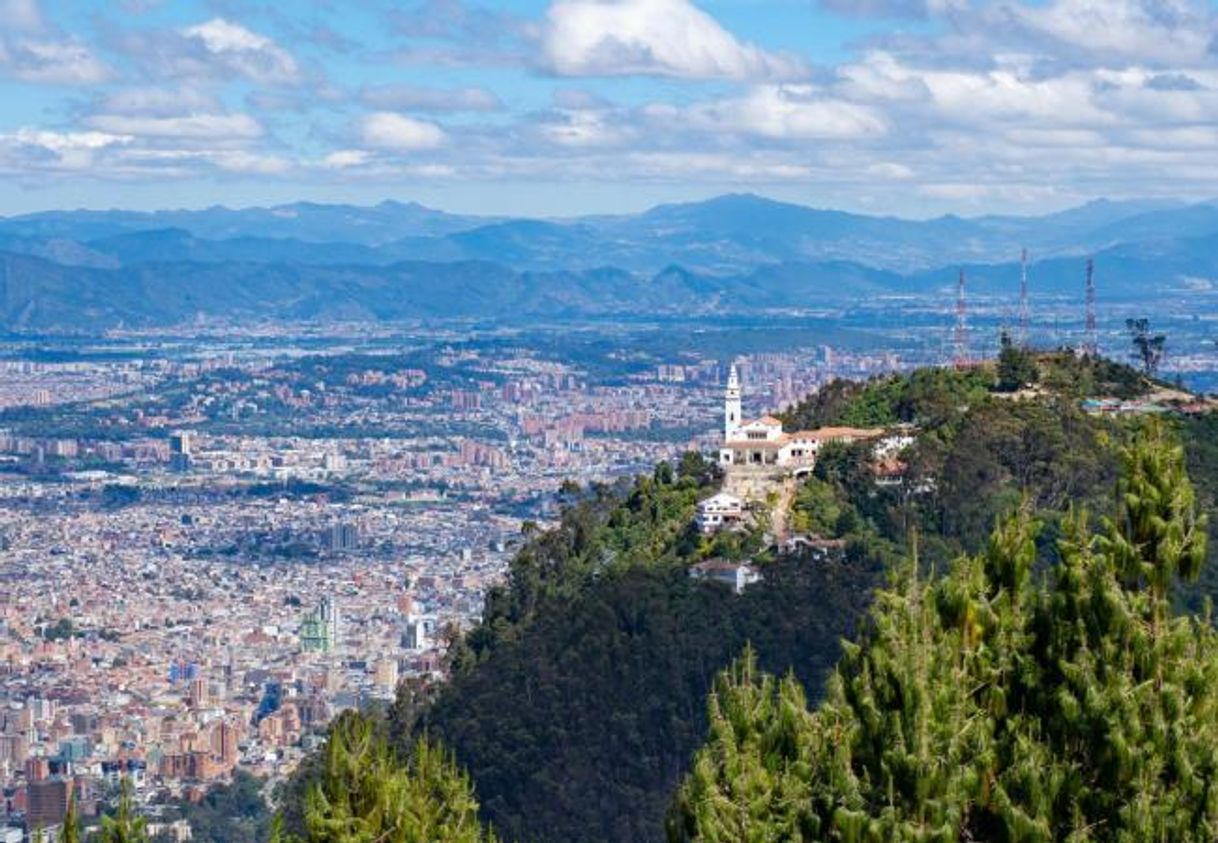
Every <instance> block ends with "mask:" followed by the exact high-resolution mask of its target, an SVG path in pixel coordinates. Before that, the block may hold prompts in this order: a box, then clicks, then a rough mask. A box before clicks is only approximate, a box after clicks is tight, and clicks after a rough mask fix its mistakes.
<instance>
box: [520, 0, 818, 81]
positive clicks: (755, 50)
mask: <svg viewBox="0 0 1218 843" xmlns="http://www.w3.org/2000/svg"><path fill="white" fill-rule="evenodd" d="M542 46H543V51H544V54H545V59H546V62H547V63H548V65H549V68H550V70H552V71H553V72H554V73H556V74H558V75H561V76H670V77H678V78H687V79H738V80H741V79H744V80H747V79H772V78H793V77H798V76H802V75H804V74H805V73H806V68H805V66H804V65H803V63H802V62H800V61H798V60H796V59H794V58H791V57H787V56H781V55H776V54H774V53H771V52H768V51H766V50H763V49H761V48H760V47H757V46H755V45H753V44H747V43H743V42H741V41H739V40H738V39H737V38H736V37H735V36H733V35H732V34H731V33H730V32H728V31H727V30H726V29H724V28H723V27H722V26H720V25H719V23H718V22H717V21H716V20H715V19H714V18H712V17H711V16H710V15H708V14H706V13H705V12H703V11H702V10H701V9H699V8H698V7H697V6H695V5H694V4H693V3H691V2H689V0H557V2H555V3H554V4H553V5H551V6H550V9H549V12H548V13H547V16H546V25H545V29H544V33H543V36H542Z"/></svg>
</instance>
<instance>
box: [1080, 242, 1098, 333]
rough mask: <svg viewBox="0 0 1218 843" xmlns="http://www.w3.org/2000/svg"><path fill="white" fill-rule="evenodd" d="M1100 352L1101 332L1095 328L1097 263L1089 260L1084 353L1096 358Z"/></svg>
mask: <svg viewBox="0 0 1218 843" xmlns="http://www.w3.org/2000/svg"><path fill="white" fill-rule="evenodd" d="M1099 352H1100V341H1099V332H1098V331H1097V330H1096V327H1095V261H1094V260H1092V259H1091V258H1088V259H1087V328H1086V332H1085V334H1084V337H1083V353H1084V354H1088V355H1090V356H1092V357H1095V356H1096V355H1098V354H1099Z"/></svg>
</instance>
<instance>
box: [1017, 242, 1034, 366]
mask: <svg viewBox="0 0 1218 843" xmlns="http://www.w3.org/2000/svg"><path fill="white" fill-rule="evenodd" d="M1030 321H1031V319H1030V317H1029V314H1028V250H1027V249H1024V250H1023V253H1022V254H1021V255H1020V258H1019V344H1020V345H1021V346H1022V347H1024V348H1027V347H1028V334H1029V331H1028V323H1029V322H1030Z"/></svg>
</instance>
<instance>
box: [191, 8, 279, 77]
mask: <svg viewBox="0 0 1218 843" xmlns="http://www.w3.org/2000/svg"><path fill="white" fill-rule="evenodd" d="M182 35H184V36H185V37H186V38H188V39H192V40H195V41H197V42H199V43H200V44H201V45H202V47H203V49H204V50H206V51H207V53H209V54H210V55H212V56H213V57H215V58H216V59H217V60H219V61H221V62H222V63H223V64H224V65H226V66H227V67H229V68H231V69H232V70H233V71H235V72H237V73H240V74H241V75H242V76H246V77H248V78H250V79H253V80H255V81H259V82H270V83H273V82H293V81H295V80H296V79H297V78H298V77H299V75H300V68H299V66H298V65H297V64H296V60H295V59H294V58H292V56H291V54H289V53H288V52H287V51H286V50H284V49H283V48H282V47H280V46H279V45H277V44H276V43H275V42H274V41H272V40H271V39H270V38H267V37H266V36H263V35H259V34H258V33H256V32H252V31H250V30H248V29H246V28H245V27H243V26H241V25H240V24H237V23H232V22H231V21H228V20H225V19H224V18H212V19H211V20H209V21H207V22H205V23H201V24H197V25H195V26H192V27H189V28H187V29H184V30H183V31H182Z"/></svg>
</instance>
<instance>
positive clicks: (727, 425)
mask: <svg viewBox="0 0 1218 843" xmlns="http://www.w3.org/2000/svg"><path fill="white" fill-rule="evenodd" d="M740 404H741V402H740V380H739V378H738V377H737V374H736V367H735V366H733V367H732V371H731V376H730V377H729V378H728V384H727V392H726V394H725V396H724V431H723V447H722V448H720V449H719V463H720V464H721V465H723V466H724V467H728V466H752V467H758V468H765V467H771V468H775V469H793V470H799V469H801V468H804V469H808V468H811V467H812V466H813V465H815V464H816V456H817V454H819V453H820V449H821V446H822V445H824V444H825V443H826V442H844V443H846V444H850V443H853V442H859V441H867V440H872V439H879V438H880V437H881V436H883V433H884V431H882V430H873V429H866V428H854V427H822V428H820V429H818V430H800V431H796V432H795V433H784V432H783V429H782V422H781V421H779V420H778V419H776V418H774V417H773V416H762V417H761V418H759V419H756V420H754V421H744V420H741V419H740ZM733 420H736V421H735V423H733Z"/></svg>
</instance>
